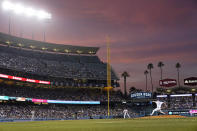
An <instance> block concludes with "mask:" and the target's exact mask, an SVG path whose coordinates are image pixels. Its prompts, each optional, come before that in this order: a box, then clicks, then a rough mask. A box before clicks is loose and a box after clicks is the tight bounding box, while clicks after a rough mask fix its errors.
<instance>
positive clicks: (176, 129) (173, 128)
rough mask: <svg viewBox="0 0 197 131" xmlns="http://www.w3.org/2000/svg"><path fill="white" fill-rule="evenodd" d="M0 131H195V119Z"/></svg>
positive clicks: (4, 128)
mask: <svg viewBox="0 0 197 131" xmlns="http://www.w3.org/2000/svg"><path fill="white" fill-rule="evenodd" d="M0 131H197V118H179V119H177V118H176V119H174V118H171V119H149V120H148V119H126V120H123V119H116V120H66V121H42V122H11V123H0Z"/></svg>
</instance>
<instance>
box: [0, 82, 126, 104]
mask: <svg viewBox="0 0 197 131" xmlns="http://www.w3.org/2000/svg"><path fill="white" fill-rule="evenodd" d="M0 95H1V96H13V97H25V98H36V99H49V100H76V101H102V102H105V101H107V92H106V91H103V90H101V89H98V88H96V89H90V88H34V87H22V86H17V85H6V84H1V85H0ZM110 100H111V101H119V102H121V101H123V100H124V98H123V95H122V93H121V92H120V91H111V92H110Z"/></svg>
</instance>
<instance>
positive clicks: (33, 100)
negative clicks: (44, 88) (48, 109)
mask: <svg viewBox="0 0 197 131" xmlns="http://www.w3.org/2000/svg"><path fill="white" fill-rule="evenodd" d="M32 102H40V103H47V100H45V99H32Z"/></svg>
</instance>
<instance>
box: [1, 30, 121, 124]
mask: <svg viewBox="0 0 197 131" xmlns="http://www.w3.org/2000/svg"><path fill="white" fill-rule="evenodd" d="M98 50H99V48H98V47H82V46H71V45H60V44H53V43H46V42H40V41H35V40H29V39H24V38H19V37H15V36H11V35H7V34H4V33H0V87H1V88H0V102H1V104H0V109H1V110H0V120H2V121H4V120H5V121H9V120H16V119H20V120H21V119H23V120H26V119H27V120H30V119H32V115H33V117H34V119H39V120H41V119H42V120H43V119H44V120H49V119H78V118H80V119H82V118H83V119H87V118H106V117H107V94H106V92H105V91H104V88H103V87H106V86H107V82H106V79H107V72H106V67H107V64H106V63H104V62H102V61H101V60H100V59H99V58H98V56H97V55H96V53H97V51H98ZM111 74H112V77H111V81H112V86H113V87H114V88H115V87H119V83H118V81H119V78H118V76H117V75H116V73H115V71H114V70H113V69H112V70H111ZM110 94H111V96H110V101H111V104H110V112H111V117H112V116H113V117H121V115H122V110H123V108H124V106H122V104H121V103H122V101H123V100H124V97H123V95H122V93H121V92H120V91H111V92H110ZM32 112H33V114H32ZM34 112H35V113H34Z"/></svg>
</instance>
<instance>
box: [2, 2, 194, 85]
mask: <svg viewBox="0 0 197 131" xmlns="http://www.w3.org/2000/svg"><path fill="white" fill-rule="evenodd" d="M12 1H13V2H21V3H24V4H25V5H31V6H32V7H34V8H41V9H44V10H46V11H48V12H50V13H51V14H52V19H51V21H50V22H47V23H44V22H43V21H39V20H36V19H35V18H27V17H24V16H20V15H11V34H12V35H15V36H19V34H20V32H21V30H22V31H23V37H24V38H28V39H31V38H32V32H34V39H35V40H40V41H42V40H43V36H42V34H43V30H44V27H45V28H46V41H47V42H53V43H59V44H69V45H81V46H96V47H100V50H99V51H98V53H97V55H98V56H99V58H100V59H101V60H102V61H106V42H105V41H106V40H105V36H106V35H109V36H110V38H111V59H112V63H111V64H112V67H113V68H114V70H115V71H116V72H117V74H118V75H119V77H120V76H121V73H122V72H123V71H127V72H128V73H129V74H130V77H129V78H128V88H129V87H131V86H135V87H136V88H142V89H144V88H145V76H144V71H145V70H146V69H147V64H148V63H153V64H154V69H153V71H152V75H153V80H154V87H158V85H159V82H158V81H159V78H160V70H159V68H158V67H157V63H158V62H159V61H162V62H163V63H164V64H165V66H164V68H163V73H164V75H163V76H164V78H175V79H177V71H176V68H175V64H176V63H177V62H180V64H181V66H182V67H181V69H180V76H181V84H182V85H183V79H184V78H187V77H190V76H195V77H197V1H196V0H12ZM0 2H2V0H0ZM0 31H1V32H4V33H7V32H8V12H6V11H4V10H2V9H0ZM120 79H121V80H120V83H121V85H122V78H121V77H120ZM148 80H149V77H148ZM148 87H149V89H150V87H151V85H150V80H149V81H148Z"/></svg>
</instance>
